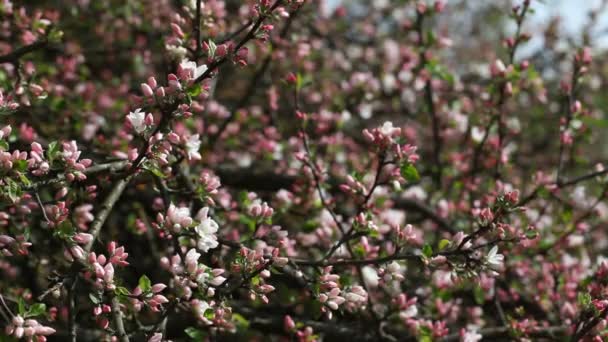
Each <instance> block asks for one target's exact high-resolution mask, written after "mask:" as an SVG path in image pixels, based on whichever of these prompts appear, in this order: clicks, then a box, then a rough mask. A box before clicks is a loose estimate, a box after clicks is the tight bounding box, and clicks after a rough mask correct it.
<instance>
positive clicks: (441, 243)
mask: <svg viewBox="0 0 608 342" xmlns="http://www.w3.org/2000/svg"><path fill="white" fill-rule="evenodd" d="M449 245H450V240H447V239H442V240H441V241H439V250H440V251H441V250H443V249H445V248H446V247H447V246H449Z"/></svg>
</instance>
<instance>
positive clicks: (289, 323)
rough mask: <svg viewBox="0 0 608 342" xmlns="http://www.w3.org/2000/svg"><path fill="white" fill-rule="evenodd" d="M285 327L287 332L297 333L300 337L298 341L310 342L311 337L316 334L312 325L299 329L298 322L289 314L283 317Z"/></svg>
mask: <svg viewBox="0 0 608 342" xmlns="http://www.w3.org/2000/svg"><path fill="white" fill-rule="evenodd" d="M283 329H284V330H285V332H286V333H289V334H294V333H295V335H296V337H297V338H298V342H309V341H310V338H311V337H312V336H313V334H314V331H313V330H312V328H311V327H304V328H303V329H301V330H298V328H297V326H296V322H294V320H293V318H291V316H289V315H286V316H285V317H283Z"/></svg>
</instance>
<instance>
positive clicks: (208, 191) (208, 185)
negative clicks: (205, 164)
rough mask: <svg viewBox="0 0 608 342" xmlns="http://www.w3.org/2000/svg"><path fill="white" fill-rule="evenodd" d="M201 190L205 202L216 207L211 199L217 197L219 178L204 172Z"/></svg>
mask: <svg viewBox="0 0 608 342" xmlns="http://www.w3.org/2000/svg"><path fill="white" fill-rule="evenodd" d="M199 184H200V188H201V189H202V191H203V196H204V200H205V201H206V202H207V203H208V204H209V205H212V206H215V201H214V200H213V198H212V197H211V196H212V195H217V193H218V189H219V187H220V186H221V185H222V184H221V183H220V179H219V177H216V176H214V175H212V174H210V173H209V172H206V171H203V172H202V173H201V176H200V177H199Z"/></svg>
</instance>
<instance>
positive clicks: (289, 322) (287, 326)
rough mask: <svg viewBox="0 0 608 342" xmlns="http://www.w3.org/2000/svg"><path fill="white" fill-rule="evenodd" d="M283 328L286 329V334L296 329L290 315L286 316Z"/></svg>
mask: <svg viewBox="0 0 608 342" xmlns="http://www.w3.org/2000/svg"><path fill="white" fill-rule="evenodd" d="M283 328H284V329H285V331H286V332H291V331H293V330H294V329H295V328H296V323H295V322H294V321H293V319H292V318H291V317H290V316H289V315H286V316H285V317H284V318H283Z"/></svg>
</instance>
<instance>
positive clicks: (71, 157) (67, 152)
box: [61, 140, 93, 182]
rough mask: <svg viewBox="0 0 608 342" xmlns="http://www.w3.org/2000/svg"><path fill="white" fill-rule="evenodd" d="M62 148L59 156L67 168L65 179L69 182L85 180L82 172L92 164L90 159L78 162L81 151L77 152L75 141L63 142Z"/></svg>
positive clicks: (85, 177)
mask: <svg viewBox="0 0 608 342" xmlns="http://www.w3.org/2000/svg"><path fill="white" fill-rule="evenodd" d="M62 146H63V153H62V154H61V156H62V157H63V161H64V162H65V163H66V165H67V167H68V172H67V173H66V174H65V178H66V179H67V180H68V181H70V182H72V181H74V180H79V181H82V180H85V179H87V176H86V175H85V174H84V171H85V170H86V169H87V167H89V166H91V164H92V163H93V162H92V161H91V159H81V160H79V158H80V154H81V151H79V150H78V145H76V141H74V140H72V141H69V142H64V143H63V144H62Z"/></svg>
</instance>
